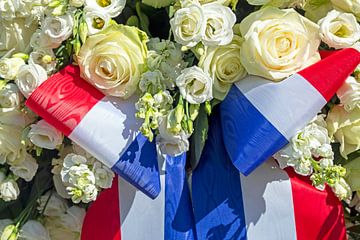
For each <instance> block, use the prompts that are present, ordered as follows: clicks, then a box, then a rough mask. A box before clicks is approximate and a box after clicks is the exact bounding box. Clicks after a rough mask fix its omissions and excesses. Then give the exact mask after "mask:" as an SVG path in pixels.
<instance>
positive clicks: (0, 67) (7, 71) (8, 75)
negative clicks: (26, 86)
mask: <svg viewBox="0 0 360 240" xmlns="http://www.w3.org/2000/svg"><path fill="white" fill-rule="evenodd" d="M24 64H25V61H24V60H23V59H22V58H3V59H1V60H0V77H1V78H4V79H6V80H14V79H15V78H16V75H17V74H18V72H19V68H20V67H21V66H22V65H24Z"/></svg>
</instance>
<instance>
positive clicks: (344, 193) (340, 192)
mask: <svg viewBox="0 0 360 240" xmlns="http://www.w3.org/2000/svg"><path fill="white" fill-rule="evenodd" d="M332 189H333V191H334V193H335V195H336V196H337V197H338V198H340V199H342V200H343V199H348V198H350V196H351V189H350V187H349V185H348V184H347V182H346V181H345V179H344V178H340V180H339V181H337V182H336V183H335V185H334V186H333V187H332Z"/></svg>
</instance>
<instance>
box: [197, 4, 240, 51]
mask: <svg viewBox="0 0 360 240" xmlns="http://www.w3.org/2000/svg"><path fill="white" fill-rule="evenodd" d="M202 8H203V12H204V18H205V31H204V35H203V37H202V42H203V44H204V45H206V46H218V45H226V44H228V43H230V42H231V40H232V38H233V30H232V28H233V26H234V24H235V22H236V16H235V14H234V12H233V11H231V9H230V8H229V7H225V6H223V5H221V4H219V3H216V2H214V3H208V4H205V5H203V6H202Z"/></svg>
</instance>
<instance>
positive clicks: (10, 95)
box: [0, 83, 22, 109]
mask: <svg viewBox="0 0 360 240" xmlns="http://www.w3.org/2000/svg"><path fill="white" fill-rule="evenodd" d="M21 100H22V95H21V94H20V91H19V88H18V87H17V86H16V85H15V84H13V83H8V84H6V85H5V87H4V88H3V89H1V90H0V106H1V107H3V108H10V109H14V108H18V107H19V105H20V102H21Z"/></svg>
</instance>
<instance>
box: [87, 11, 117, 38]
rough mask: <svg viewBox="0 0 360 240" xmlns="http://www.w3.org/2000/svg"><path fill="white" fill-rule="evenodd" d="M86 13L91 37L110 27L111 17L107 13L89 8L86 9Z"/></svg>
mask: <svg viewBox="0 0 360 240" xmlns="http://www.w3.org/2000/svg"><path fill="white" fill-rule="evenodd" d="M84 12H85V21H86V24H87V27H88V35H89V36H90V35H93V34H95V33H98V32H99V31H101V30H103V29H105V28H107V26H109V22H110V20H111V17H110V16H109V15H108V14H106V13H105V12H103V11H101V10H99V9H93V8H89V7H86V8H85V9H84Z"/></svg>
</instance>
